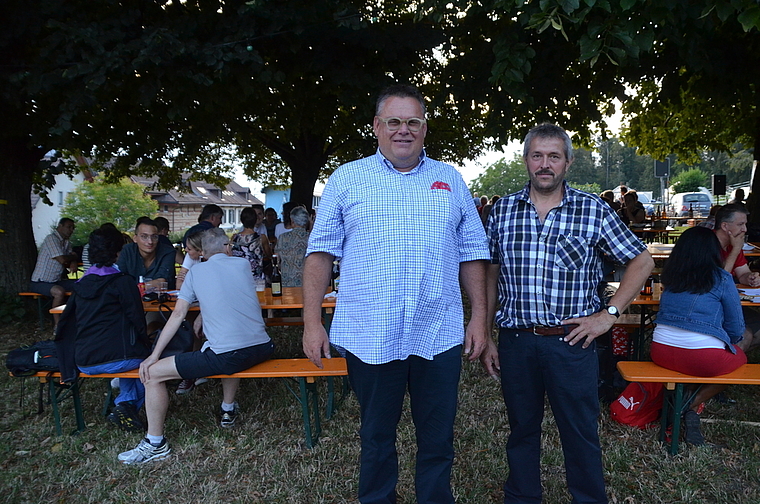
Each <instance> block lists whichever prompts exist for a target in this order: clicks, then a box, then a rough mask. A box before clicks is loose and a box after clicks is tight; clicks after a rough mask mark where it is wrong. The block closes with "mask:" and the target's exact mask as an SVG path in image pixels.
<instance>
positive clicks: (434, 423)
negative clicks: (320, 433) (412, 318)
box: [346, 345, 462, 504]
mask: <svg viewBox="0 0 760 504" xmlns="http://www.w3.org/2000/svg"><path fill="white" fill-rule="evenodd" d="M461 353H462V347H461V345H459V346H456V347H454V348H452V349H451V350H447V351H446V352H443V353H441V354H439V355H437V356H435V358H434V359H433V360H425V359H423V358H421V357H416V356H411V357H409V358H407V359H405V360H395V361H392V362H389V363H386V364H377V365H373V364H366V363H364V362H362V361H361V360H359V358H358V357H356V356H355V355H353V354H351V353H350V352H347V354H346V360H347V363H348V377H349V380H350V382H351V387H352V388H353V390H354V392H355V393H356V398H357V400H358V401H359V406H360V409H361V421H362V425H361V429H360V431H359V433H360V436H361V443H362V452H361V469H360V474H359V502H361V503H362V504H380V503H382V504H392V503H395V502H396V482H397V481H398V457H397V453H396V427H397V425H398V422H399V419H400V418H401V408H402V406H403V403H404V395H405V394H406V391H407V389H408V390H409V398H410V404H411V409H412V419H413V420H414V426H415V428H416V432H417V468H416V476H415V488H416V496H417V502H418V503H419V504H433V503H435V504H453V502H454V497H453V495H452V493H451V465H452V463H453V461H454V445H453V443H454V417H455V416H456V409H457V391H458V386H459V374H460V369H461V364H462V357H461Z"/></svg>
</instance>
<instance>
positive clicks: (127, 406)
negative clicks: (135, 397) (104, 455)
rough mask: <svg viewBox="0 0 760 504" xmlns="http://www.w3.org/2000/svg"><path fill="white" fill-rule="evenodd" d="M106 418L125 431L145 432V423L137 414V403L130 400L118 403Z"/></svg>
mask: <svg viewBox="0 0 760 504" xmlns="http://www.w3.org/2000/svg"><path fill="white" fill-rule="evenodd" d="M106 419H107V420H108V421H109V422H111V423H112V424H114V425H116V426H117V427H118V428H119V429H121V430H123V431H127V432H145V424H144V423H143V422H142V420H140V417H139V416H138V415H137V408H135V405H134V404H132V403H130V402H122V403H119V404H117V405H116V407H114V409H113V412H112V413H111V414H110V415H108V417H106Z"/></svg>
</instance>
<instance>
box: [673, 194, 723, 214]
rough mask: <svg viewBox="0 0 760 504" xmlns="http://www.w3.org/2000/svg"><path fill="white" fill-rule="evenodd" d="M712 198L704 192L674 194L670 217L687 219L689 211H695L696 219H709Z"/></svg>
mask: <svg viewBox="0 0 760 504" xmlns="http://www.w3.org/2000/svg"><path fill="white" fill-rule="evenodd" d="M712 202H713V199H712V196H710V195H709V194H707V193H703V192H685V193H678V194H674V195H673V197H672V198H670V211H669V213H670V215H675V216H676V217H686V216H688V215H689V209H690V208H691V209H692V210H693V211H694V217H707V216H708V215H710V207H711V206H712Z"/></svg>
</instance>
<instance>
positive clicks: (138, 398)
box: [78, 359, 145, 410]
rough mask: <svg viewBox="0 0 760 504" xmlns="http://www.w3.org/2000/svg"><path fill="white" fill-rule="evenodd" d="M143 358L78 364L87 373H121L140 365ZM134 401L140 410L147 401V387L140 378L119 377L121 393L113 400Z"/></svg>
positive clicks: (120, 401)
mask: <svg viewBox="0 0 760 504" xmlns="http://www.w3.org/2000/svg"><path fill="white" fill-rule="evenodd" d="M142 361H143V359H129V360H123V361H119V362H109V363H107V364H96V365H94V366H78V367H79V370H80V371H81V372H83V373H87V374H100V373H121V372H122V371H131V370H133V369H137V368H139V367H140V363H141V362H142ZM127 401H132V402H133V403H134V405H135V406H136V407H137V409H138V410H139V409H140V408H142V405H143V404H144V403H145V387H144V386H143V384H142V382H141V381H140V379H139V378H119V395H118V397H116V399H114V400H113V402H114V403H115V404H119V403H122V402H127Z"/></svg>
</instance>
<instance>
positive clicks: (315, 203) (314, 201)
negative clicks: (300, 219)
mask: <svg viewBox="0 0 760 504" xmlns="http://www.w3.org/2000/svg"><path fill="white" fill-rule="evenodd" d="M321 199H322V196H312V197H311V208H313V209H314V210H316V209H318V208H319V200H321Z"/></svg>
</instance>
